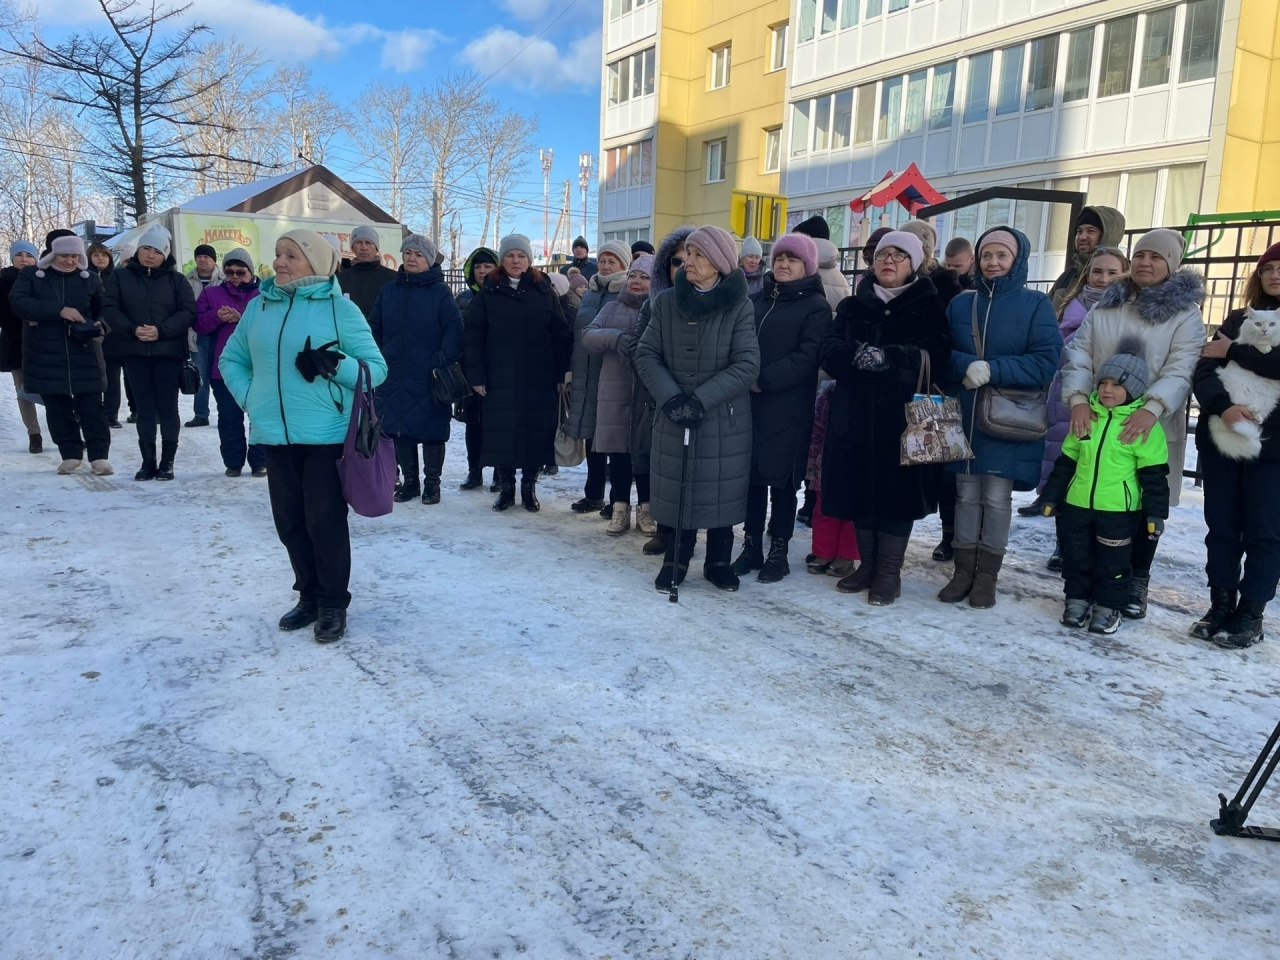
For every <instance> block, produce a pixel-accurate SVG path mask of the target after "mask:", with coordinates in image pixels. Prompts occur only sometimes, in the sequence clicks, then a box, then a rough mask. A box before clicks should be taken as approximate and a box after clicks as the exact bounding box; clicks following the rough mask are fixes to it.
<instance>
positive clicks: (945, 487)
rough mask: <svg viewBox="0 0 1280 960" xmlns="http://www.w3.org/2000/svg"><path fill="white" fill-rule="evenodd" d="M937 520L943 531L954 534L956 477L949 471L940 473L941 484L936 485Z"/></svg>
mask: <svg viewBox="0 0 1280 960" xmlns="http://www.w3.org/2000/svg"><path fill="white" fill-rule="evenodd" d="M938 519H939V520H941V521H942V529H943V530H944V531H946V532H947V533H953V532H955V529H956V475H955V474H954V473H952V472H951V471H949V470H944V471H943V472H942V482H941V483H940V484H938Z"/></svg>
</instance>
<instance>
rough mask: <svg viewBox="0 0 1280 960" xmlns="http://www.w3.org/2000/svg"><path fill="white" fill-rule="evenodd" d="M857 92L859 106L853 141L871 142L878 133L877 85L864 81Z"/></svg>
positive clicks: (854, 124)
mask: <svg viewBox="0 0 1280 960" xmlns="http://www.w3.org/2000/svg"><path fill="white" fill-rule="evenodd" d="M855 93H856V94H857V107H856V108H855V113H854V118H853V142H854V143H870V142H871V139H872V138H873V137H874V136H875V133H876V85H875V84H874V83H864V84H863V85H862V86H860V87H858V89H857V90H856V91H855Z"/></svg>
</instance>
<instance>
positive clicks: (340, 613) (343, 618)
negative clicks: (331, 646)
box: [315, 607, 347, 643]
mask: <svg viewBox="0 0 1280 960" xmlns="http://www.w3.org/2000/svg"><path fill="white" fill-rule="evenodd" d="M346 632H347V611H345V610H343V609H341V608H340V607H321V608H320V609H319V610H318V611H317V612H316V626H315V638H316V642H317V643H333V641H335V640H341V639H342V635H343V634H344V633H346Z"/></svg>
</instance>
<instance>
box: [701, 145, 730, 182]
mask: <svg viewBox="0 0 1280 960" xmlns="http://www.w3.org/2000/svg"><path fill="white" fill-rule="evenodd" d="M704 146H705V158H704V162H703V169H702V172H703V175H704V177H705V179H704V180H703V182H704V183H708V184H710V183H724V182H725V179H726V175H727V173H728V157H727V155H728V153H729V139H728V138H727V137H720V138H719V139H716V140H708V141H706V143H705V144H704ZM717 147H718V148H719V153H720V165H719V174H720V175H719V177H716V178H713V177H712V176H711V157H712V153H713V151H714V149H715V148H717Z"/></svg>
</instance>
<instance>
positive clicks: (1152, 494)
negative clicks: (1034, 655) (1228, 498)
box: [1043, 348, 1169, 633]
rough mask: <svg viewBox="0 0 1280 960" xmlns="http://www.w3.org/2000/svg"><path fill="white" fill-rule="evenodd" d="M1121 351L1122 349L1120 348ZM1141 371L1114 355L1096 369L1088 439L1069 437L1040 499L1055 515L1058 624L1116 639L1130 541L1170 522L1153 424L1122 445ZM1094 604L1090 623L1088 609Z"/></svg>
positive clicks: (1163, 452)
mask: <svg viewBox="0 0 1280 960" xmlns="http://www.w3.org/2000/svg"><path fill="white" fill-rule="evenodd" d="M1122 349H1123V348H1122ZM1147 377H1148V373H1147V365H1146V362H1145V361H1144V360H1143V359H1142V357H1141V356H1136V355H1135V354H1133V353H1124V352H1122V353H1118V354H1116V355H1115V356H1114V357H1112V358H1111V359H1110V360H1108V361H1107V362H1106V363H1104V364H1103V365H1102V367H1101V368H1099V370H1098V376H1097V380H1096V383H1097V390H1096V391H1095V392H1094V393H1093V395H1092V396H1091V397H1090V398H1089V405H1090V406H1091V407H1092V408H1093V412H1094V413H1095V414H1096V420H1095V421H1094V425H1093V429H1092V431H1091V432H1090V433H1089V435H1088V436H1086V437H1083V438H1080V439H1077V438H1076V437H1075V436H1074V435H1073V434H1068V435H1067V438H1066V440H1065V441H1064V442H1063V444H1062V455H1061V456H1060V457H1058V460H1057V463H1055V464H1054V467H1053V472H1052V473H1051V474H1050V475H1049V480H1048V482H1047V483H1046V485H1045V488H1044V493H1043V501H1044V513H1045V516H1052V515H1053V514H1054V513H1055V512H1056V513H1057V516H1058V539H1059V542H1060V543H1061V545H1062V578H1063V580H1064V581H1065V583H1064V593H1065V594H1066V609H1065V610H1064V611H1063V614H1062V621H1061V622H1062V623H1063V624H1064V625H1065V626H1069V627H1082V626H1084V625H1085V622H1086V621H1088V623H1089V630H1090V631H1091V632H1092V633H1115V632H1116V630H1118V629H1119V627H1120V617H1121V613H1120V611H1121V608H1123V607H1124V605H1125V603H1126V601H1127V599H1128V596H1129V578H1130V576H1131V575H1132V573H1133V570H1132V567H1131V566H1130V563H1129V558H1130V553H1131V552H1132V548H1133V538H1134V537H1135V536H1148V537H1152V538H1155V537H1159V536H1160V534H1161V533H1163V532H1164V521H1165V520H1166V519H1167V518H1168V516H1169V485H1168V481H1167V480H1166V477H1167V476H1168V473H1169V447H1168V444H1167V443H1166V441H1165V435H1164V430H1163V428H1162V427H1161V426H1160V424H1158V423H1157V424H1156V425H1155V426H1154V427H1153V428H1152V429H1151V433H1150V434H1149V435H1148V436H1147V438H1146V439H1145V440H1143V439H1138V440H1136V441H1134V442H1133V443H1121V442H1120V431H1121V429H1122V427H1123V424H1124V421H1125V418H1126V417H1128V416H1129V414H1131V413H1132V412H1133V411H1135V410H1138V409H1140V408H1141V406H1142V402H1143V401H1142V395H1143V394H1144V393H1145V392H1146V389H1147ZM1090 604H1092V605H1093V616H1092V618H1090V615H1089V608H1090Z"/></svg>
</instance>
